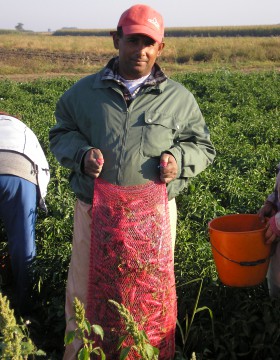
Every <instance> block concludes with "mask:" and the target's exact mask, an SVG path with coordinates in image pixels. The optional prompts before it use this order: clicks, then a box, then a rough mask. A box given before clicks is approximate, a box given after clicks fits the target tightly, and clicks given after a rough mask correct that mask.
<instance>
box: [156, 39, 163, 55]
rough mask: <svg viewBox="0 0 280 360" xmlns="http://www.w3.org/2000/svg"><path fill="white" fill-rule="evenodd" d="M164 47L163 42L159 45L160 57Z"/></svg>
mask: <svg viewBox="0 0 280 360" xmlns="http://www.w3.org/2000/svg"><path fill="white" fill-rule="evenodd" d="M164 46H165V43H164V42H162V43H160V44H159V47H158V54H157V56H160V55H161V53H162V50H163V49H164Z"/></svg>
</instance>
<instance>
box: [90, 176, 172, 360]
mask: <svg viewBox="0 0 280 360" xmlns="http://www.w3.org/2000/svg"><path fill="white" fill-rule="evenodd" d="M109 299H112V300H115V301H117V302H118V303H120V304H123V305H124V306H125V307H126V308H128V310H129V311H130V313H131V314H132V316H133V318H134V320H135V321H136V322H137V324H138V327H139V329H140V330H144V331H145V332H146V335H147V336H148V339H149V341H150V343H151V344H152V345H153V346H155V347H157V348H158V349H159V351H160V355H159V359H160V360H170V359H173V358H174V353H175V328H176V318H177V299H176V289H175V278H174V260H173V250H172V241H171V232H170V221H169V210H168V199H167V192H166V185H165V184H163V183H154V182H148V183H147V184H144V185H137V186H127V187H122V186H117V185H112V184H110V183H107V182H105V181H104V180H102V179H100V178H99V179H97V180H95V187H94V200H93V210H92V232H91V249H90V268H89V285H88V300H87V309H86V311H87V317H88V319H89V321H90V322H91V324H98V325H101V326H102V328H103V330H104V340H103V342H102V343H98V344H99V345H100V346H101V347H102V349H103V350H104V352H105V354H106V358H107V359H108V360H116V359H117V358H118V351H117V344H118V340H119V338H120V336H122V335H126V333H125V325H124V321H123V319H122V318H121V316H120V315H119V314H118V310H117V309H116V307H115V306H114V305H112V304H111V303H109V302H108V300H109ZM96 340H97V339H96ZM97 342H98V340H97ZM128 344H129V337H128V342H127V343H126V344H123V346H127V345H128ZM131 344H132V343H131ZM137 358H139V356H138V355H137V353H136V352H135V351H134V352H133V351H132V352H130V353H129V356H128V359H130V360H135V359H137Z"/></svg>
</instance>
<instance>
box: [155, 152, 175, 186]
mask: <svg viewBox="0 0 280 360" xmlns="http://www.w3.org/2000/svg"><path fill="white" fill-rule="evenodd" d="M159 167H160V180H161V181H162V182H164V183H165V184H168V183H170V181H172V180H173V179H176V177H177V172H178V166H177V162H176V160H175V158H174V156H172V155H171V154H166V153H163V154H162V155H161V157H160V165H159Z"/></svg>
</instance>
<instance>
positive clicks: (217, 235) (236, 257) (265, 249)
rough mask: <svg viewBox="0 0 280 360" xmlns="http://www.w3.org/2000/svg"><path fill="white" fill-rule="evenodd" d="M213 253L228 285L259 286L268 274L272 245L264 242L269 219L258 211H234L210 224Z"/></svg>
mask: <svg viewBox="0 0 280 360" xmlns="http://www.w3.org/2000/svg"><path fill="white" fill-rule="evenodd" d="M208 230H209V235H210V243H211V247H212V254H213V258H214V261H215V264H216V268H217V272H218V276H219V278H220V280H221V281H222V283H223V284H224V285H228V286H235V287H246V286H255V285H258V284H260V283H262V282H263V281H264V279H265V277H266V273H267V270H268V265H269V258H270V249H271V245H266V244H265V243H264V233H265V223H263V222H261V220H260V217H259V216H258V215H256V214H233V215H225V216H221V217H218V218H216V219H213V220H212V221H210V222H209V225H208Z"/></svg>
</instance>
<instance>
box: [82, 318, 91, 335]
mask: <svg viewBox="0 0 280 360" xmlns="http://www.w3.org/2000/svg"><path fill="white" fill-rule="evenodd" d="M84 328H85V330H86V331H87V333H88V334H89V335H90V334H91V325H90V322H89V321H88V320H87V319H85V320H84Z"/></svg>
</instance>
